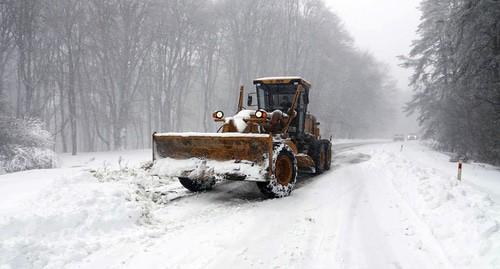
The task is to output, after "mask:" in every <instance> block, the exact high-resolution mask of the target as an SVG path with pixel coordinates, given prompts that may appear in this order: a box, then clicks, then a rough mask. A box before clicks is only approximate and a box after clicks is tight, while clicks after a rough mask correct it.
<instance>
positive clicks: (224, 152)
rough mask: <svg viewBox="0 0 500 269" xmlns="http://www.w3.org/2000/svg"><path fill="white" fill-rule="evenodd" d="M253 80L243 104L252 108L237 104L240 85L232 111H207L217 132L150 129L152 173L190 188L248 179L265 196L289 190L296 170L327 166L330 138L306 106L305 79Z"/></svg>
mask: <svg viewBox="0 0 500 269" xmlns="http://www.w3.org/2000/svg"><path fill="white" fill-rule="evenodd" d="M253 84H254V85H255V87H256V92H255V93H250V94H249V95H248V98H247V99H248V100H247V105H248V107H255V105H257V109H245V108H244V107H243V97H244V91H243V86H242V87H241V88H240V95H239V102H238V109H237V111H238V112H237V113H236V115H234V116H230V117H226V116H225V115H224V112H223V111H216V112H214V113H213V118H214V120H215V122H220V123H221V124H222V126H221V127H220V128H219V131H218V132H217V133H157V132H154V133H153V162H154V166H155V167H156V172H157V174H158V175H159V176H170V177H177V178H178V179H179V181H180V183H181V184H182V185H183V186H184V187H185V188H187V189H188V190H190V191H193V192H197V191H203V190H209V189H211V188H212V187H213V185H214V184H215V183H216V182H217V181H221V180H244V181H254V182H256V183H257V186H258V188H259V189H260V191H261V192H262V193H263V194H264V195H265V196H267V197H269V198H279V197H285V196H288V195H289V194H290V192H291V191H292V190H293V188H294V186H295V184H296V181H297V173H298V172H306V173H315V174H321V173H322V172H323V171H325V170H329V169H330V165H331V152H332V151H331V147H332V146H331V141H330V140H328V139H321V136H320V129H319V127H318V126H319V124H320V123H319V122H318V121H317V120H316V118H315V117H314V116H313V115H311V114H310V113H309V112H308V111H307V107H308V104H309V91H310V89H311V84H309V83H308V82H307V81H306V80H304V79H302V78H300V77H269V78H259V79H255V80H254V81H253ZM255 99H256V100H255ZM255 103H256V104H255ZM220 131H221V132H220Z"/></svg>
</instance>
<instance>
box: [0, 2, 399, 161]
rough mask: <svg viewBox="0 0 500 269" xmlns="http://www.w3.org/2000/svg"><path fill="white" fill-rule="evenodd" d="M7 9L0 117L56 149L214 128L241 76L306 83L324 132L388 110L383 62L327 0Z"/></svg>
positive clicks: (136, 142) (369, 126)
mask: <svg viewBox="0 0 500 269" xmlns="http://www.w3.org/2000/svg"><path fill="white" fill-rule="evenodd" d="M0 16H1V17H0V20H1V24H0V25H1V29H0V93H1V99H2V101H3V102H2V104H3V105H2V115H4V116H6V117H7V116H8V117H12V118H15V119H29V120H32V121H33V120H38V121H39V122H41V124H42V126H43V129H45V130H47V131H48V132H49V133H50V134H51V139H52V140H53V148H54V149H55V150H56V151H58V152H72V153H73V154H76V153H77V152H79V151H85V152H87V151H103V150H120V149H134V148H145V147H149V146H150V143H151V134H152V132H153V131H160V132H172V131H209V132H213V131H216V130H217V127H218V126H216V124H215V123H213V120H212V119H211V114H212V112H213V111H215V110H218V109H221V110H224V111H226V114H232V113H235V112H236V106H237V98H238V97H237V96H238V93H239V87H240V85H244V86H245V90H246V92H247V93H248V92H251V91H254V89H253V85H252V81H253V79H255V78H258V77H264V76H301V77H303V78H305V79H306V80H308V81H309V82H311V83H312V85H313V90H312V96H311V99H312V101H311V106H310V108H311V110H313V112H314V113H315V114H316V115H318V116H319V118H320V120H321V121H322V122H323V125H322V128H323V131H324V134H328V135H329V134H332V135H334V136H335V137H351V138H354V137H363V136H365V137H366V136H369V135H370V133H372V132H377V131H381V130H384V128H385V127H384V126H385V125H386V123H388V122H390V120H391V117H392V112H393V108H392V107H393V105H391V104H392V103H391V98H392V97H391V95H392V94H393V92H394V91H395V88H394V87H395V86H394V82H393V81H392V79H391V78H390V77H388V76H387V75H386V70H385V66H384V64H382V63H379V62H378V61H377V60H376V59H375V58H374V57H373V56H372V55H370V53H368V52H363V51H360V50H358V49H357V48H356V47H355V45H354V43H353V40H352V38H351V37H350V35H349V33H347V32H346V30H345V29H344V28H343V26H342V22H341V21H340V20H339V18H338V16H337V15H335V14H334V13H332V12H331V11H329V9H328V8H326V7H325V4H324V3H323V1H321V0H279V1H265V0H252V1H249V0H218V1H205V0H182V1H181V0H86V1H81V0H5V1H2V2H1V3H0ZM34 124H35V123H34Z"/></svg>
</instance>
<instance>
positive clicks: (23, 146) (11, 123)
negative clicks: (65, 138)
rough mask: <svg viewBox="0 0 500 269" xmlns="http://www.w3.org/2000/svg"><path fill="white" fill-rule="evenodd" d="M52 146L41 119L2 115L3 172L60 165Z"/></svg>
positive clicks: (0, 163) (0, 165)
mask: <svg viewBox="0 0 500 269" xmlns="http://www.w3.org/2000/svg"><path fill="white" fill-rule="evenodd" d="M51 145H52V141H51V135H50V133H49V132H48V131H46V130H44V129H43V128H42V123H41V122H40V121H39V120H33V119H15V118H12V117H8V116H0V173H1V172H16V171H23V170H29V169H42V168H53V167H57V166H58V165H59V160H58V157H57V155H56V154H55V153H54V151H52V150H51V149H50V147H51Z"/></svg>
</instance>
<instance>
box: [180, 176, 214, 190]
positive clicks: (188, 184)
mask: <svg viewBox="0 0 500 269" xmlns="http://www.w3.org/2000/svg"><path fill="white" fill-rule="evenodd" d="M179 182H180V183H181V184H182V186H184V188H186V189H188V190H190V191H192V192H197V191H206V190H211V189H212V186H213V185H214V184H215V181H214V180H200V179H191V178H187V177H179Z"/></svg>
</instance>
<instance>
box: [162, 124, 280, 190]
mask: <svg viewBox="0 0 500 269" xmlns="http://www.w3.org/2000/svg"><path fill="white" fill-rule="evenodd" d="M272 150H273V138H272V136H271V135H269V134H241V133H153V161H161V160H162V159H166V160H167V161H168V162H169V164H168V165H169V166H171V167H172V166H175V167H176V169H172V170H170V171H168V172H164V174H167V175H168V176H177V177H190V178H197V179H210V178H217V179H232V180H250V181H266V180H267V179H266V177H267V174H268V171H267V170H265V169H266V168H269V167H271V164H270V160H272V158H269V157H270V156H271V154H272ZM256 169H258V170H259V172H258V173H257V172H256Z"/></svg>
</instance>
